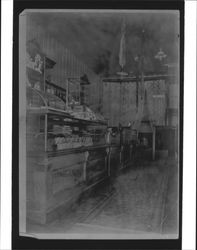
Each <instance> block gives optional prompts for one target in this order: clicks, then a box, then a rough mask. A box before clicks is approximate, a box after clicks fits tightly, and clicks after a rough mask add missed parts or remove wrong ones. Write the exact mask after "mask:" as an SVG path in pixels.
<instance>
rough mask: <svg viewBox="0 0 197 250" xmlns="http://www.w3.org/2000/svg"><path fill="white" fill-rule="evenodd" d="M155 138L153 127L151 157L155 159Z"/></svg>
mask: <svg viewBox="0 0 197 250" xmlns="http://www.w3.org/2000/svg"><path fill="white" fill-rule="evenodd" d="M155 138H156V129H155V126H154V127H153V142H152V159H153V161H154V160H155Z"/></svg>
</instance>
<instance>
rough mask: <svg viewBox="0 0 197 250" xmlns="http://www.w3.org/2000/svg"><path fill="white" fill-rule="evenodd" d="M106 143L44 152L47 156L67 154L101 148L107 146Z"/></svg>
mask: <svg viewBox="0 0 197 250" xmlns="http://www.w3.org/2000/svg"><path fill="white" fill-rule="evenodd" d="M107 147H108V145H106V144H104V145H99V146H87V147H86V146H82V147H79V148H70V149H64V150H58V151H53V152H46V153H47V155H48V157H56V156H60V155H67V154H75V153H82V152H85V151H93V150H96V149H101V148H103V149H104V148H107Z"/></svg>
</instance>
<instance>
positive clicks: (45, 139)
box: [44, 114, 48, 152]
mask: <svg viewBox="0 0 197 250" xmlns="http://www.w3.org/2000/svg"><path fill="white" fill-rule="evenodd" d="M44 120H45V121H44V151H45V152H46V151H47V126H48V125H47V114H45V117H44Z"/></svg>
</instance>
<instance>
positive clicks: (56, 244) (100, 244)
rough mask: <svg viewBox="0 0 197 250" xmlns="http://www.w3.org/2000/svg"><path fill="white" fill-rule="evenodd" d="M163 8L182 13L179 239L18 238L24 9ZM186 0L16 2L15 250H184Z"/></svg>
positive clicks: (13, 231) (14, 100) (13, 189)
mask: <svg viewBox="0 0 197 250" xmlns="http://www.w3.org/2000/svg"><path fill="white" fill-rule="evenodd" d="M46 8H47V9H153V10H154V9H160V10H179V11H180V109H179V110H180V113H179V114H180V116H179V119H180V120H179V128H180V129H179V139H180V144H179V152H180V153H179V162H180V167H179V183H180V185H179V238H178V239H175V240H166V239H165V240H37V239H33V238H29V237H22V236H19V64H18V58H19V14H20V13H21V12H22V11H23V10H24V9H46ZM183 79H184V1H181V0H179V1H178V0H176V1H175V0H171V1H170V0H167V1H164V0H157V1H156V0H155V1H149V0H144V1H142V0H140V1H139V0H138V1H137V0H134V1H132V0H56V1H55V0H14V13H13V116H12V118H13V121H12V125H13V131H12V132H13V133H12V156H13V158H12V249H25V250H28V249H163V250H164V249H165V250H166V249H173V250H175V249H176V250H178V249H181V245H182V183H183Z"/></svg>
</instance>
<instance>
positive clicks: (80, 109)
mask: <svg viewBox="0 0 197 250" xmlns="http://www.w3.org/2000/svg"><path fill="white" fill-rule="evenodd" d="M71 114H72V115H73V116H74V117H75V118H79V119H84V120H88V121H105V119H104V117H103V116H102V115H101V114H96V113H94V112H93V111H92V110H91V109H90V108H88V107H86V106H82V105H76V106H74V107H73V109H72V112H71Z"/></svg>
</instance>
